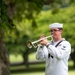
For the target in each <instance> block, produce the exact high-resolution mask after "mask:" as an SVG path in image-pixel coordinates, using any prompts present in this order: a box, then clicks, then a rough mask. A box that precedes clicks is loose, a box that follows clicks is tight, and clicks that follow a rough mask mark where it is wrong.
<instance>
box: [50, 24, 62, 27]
mask: <svg viewBox="0 0 75 75" xmlns="http://www.w3.org/2000/svg"><path fill="white" fill-rule="evenodd" d="M49 28H63V24H61V23H53V24H50V25H49Z"/></svg>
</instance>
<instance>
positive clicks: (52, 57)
mask: <svg viewBox="0 0 75 75" xmlns="http://www.w3.org/2000/svg"><path fill="white" fill-rule="evenodd" d="M62 41H64V40H61V41H59V42H58V43H57V44H56V46H55V47H57V46H58V45H59V44H60V43H61V42H62ZM50 57H51V58H53V56H52V55H50V53H49V54H48V58H50Z"/></svg>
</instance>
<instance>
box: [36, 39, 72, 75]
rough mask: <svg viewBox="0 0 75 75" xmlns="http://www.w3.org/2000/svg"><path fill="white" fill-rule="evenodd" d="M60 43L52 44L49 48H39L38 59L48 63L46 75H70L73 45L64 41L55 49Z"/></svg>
mask: <svg viewBox="0 0 75 75" xmlns="http://www.w3.org/2000/svg"><path fill="white" fill-rule="evenodd" d="M58 42H59V41H58ZM58 42H50V45H49V46H48V47H46V46H42V47H41V45H39V46H38V48H37V51H36V59H38V60H44V59H45V61H46V69H45V75H68V59H69V56H70V53H71V44H70V43H69V42H68V41H66V40H64V41H62V42H61V43H60V44H59V45H58V46H57V47H55V45H56V44H57V43H58ZM49 54H50V57H48V55H49Z"/></svg>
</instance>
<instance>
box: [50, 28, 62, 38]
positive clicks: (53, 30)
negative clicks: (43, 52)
mask: <svg viewBox="0 0 75 75" xmlns="http://www.w3.org/2000/svg"><path fill="white" fill-rule="evenodd" d="M50 32H51V35H52V36H53V38H58V37H60V36H61V34H62V30H60V29H59V28H51V29H50Z"/></svg>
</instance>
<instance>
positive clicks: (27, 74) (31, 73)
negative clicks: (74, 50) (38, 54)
mask: <svg viewBox="0 0 75 75" xmlns="http://www.w3.org/2000/svg"><path fill="white" fill-rule="evenodd" d="M29 60H30V61H33V60H36V59H35V53H32V54H30V55H29ZM21 61H23V59H22V56H20V55H18V56H14V55H10V62H11V63H12V62H21ZM72 66H73V62H72V61H69V75H75V69H74V68H72ZM29 67H30V68H31V69H32V68H35V67H38V68H39V67H40V68H41V67H43V68H44V67H45V64H40V65H30V66H29ZM19 68H23V69H24V68H25V65H23V66H18V67H11V68H10V69H19ZM11 75H45V71H44V70H43V71H37V72H36V71H29V72H26V71H25V70H24V71H22V72H17V73H11Z"/></svg>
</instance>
